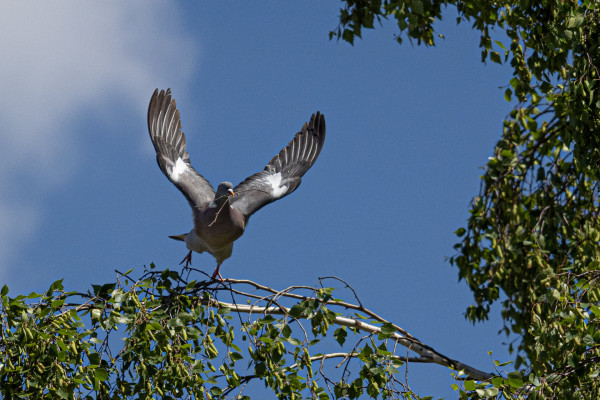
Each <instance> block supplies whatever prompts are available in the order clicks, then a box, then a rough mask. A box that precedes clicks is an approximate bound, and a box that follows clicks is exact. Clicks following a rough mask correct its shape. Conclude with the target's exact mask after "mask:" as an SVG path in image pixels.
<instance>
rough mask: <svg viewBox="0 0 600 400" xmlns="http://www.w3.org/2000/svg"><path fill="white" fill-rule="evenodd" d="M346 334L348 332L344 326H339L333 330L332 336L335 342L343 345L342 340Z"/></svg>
mask: <svg viewBox="0 0 600 400" xmlns="http://www.w3.org/2000/svg"><path fill="white" fill-rule="evenodd" d="M347 336H348V333H347V332H346V327H345V326H342V327H339V328H337V329H336V330H335V331H334V332H333V337H334V338H335V340H337V342H338V343H339V344H340V346H343V345H344V342H345V341H346V337H347Z"/></svg>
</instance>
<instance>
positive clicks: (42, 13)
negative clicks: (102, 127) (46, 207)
mask: <svg viewBox="0 0 600 400" xmlns="http://www.w3.org/2000/svg"><path fill="white" fill-rule="evenodd" d="M0 15H1V16H2V17H0V20H1V21H2V23H1V24H0V49H1V50H2V62H0V82H1V85H0V87H1V88H2V92H1V93H0V121H1V124H0V278H1V276H2V271H4V270H5V268H6V265H7V263H8V262H9V261H10V259H11V257H14V255H15V254H16V253H15V250H16V249H17V247H16V246H17V245H18V243H19V242H20V241H21V240H23V239H24V238H26V237H28V236H29V235H32V234H33V233H34V232H35V227H36V225H37V224H38V223H39V216H40V215H42V213H41V212H40V210H41V208H42V204H41V203H40V200H36V198H39V197H40V196H41V195H42V194H43V193H47V192H48V191H51V190H58V187H59V185H60V184H61V182H65V180H66V179H68V177H69V171H70V170H72V165H71V164H70V163H73V162H74V161H69V157H65V155H68V154H77V148H76V147H77V143H78V140H77V138H76V137H75V136H74V135H75V134H76V131H75V130H74V129H73V127H74V124H75V123H76V122H77V120H78V117H77V116H78V115H79V113H81V112H82V111H83V110H89V109H94V108H95V109H98V110H105V111H110V108H111V107H117V106H121V107H122V106H126V107H128V108H129V109H131V110H133V111H136V112H139V113H140V117H142V115H143V113H144V112H145V104H144V105H141V103H140V102H139V95H140V93H144V95H148V94H149V93H148V91H149V89H151V88H154V87H157V86H161V84H162V83H164V82H165V81H166V80H167V79H168V81H169V83H170V84H175V85H177V84H181V83H182V82H185V81H186V80H188V79H189V78H190V76H191V74H192V71H193V69H194V66H195V63H196V61H197V58H198V54H197V46H196V45H195V43H194V41H193V38H191V37H190V36H189V34H186V33H185V31H184V30H183V29H182V28H180V27H181V26H182V25H183V23H182V21H181V20H182V16H181V15H180V14H179V12H178V9H177V6H176V5H175V3H171V2H146V1H145V2H142V1H127V2H124V1H107V2H106V1H103V2H80V1H60V2H34V1H19V2H2V3H0ZM182 55H185V57H183V56H182ZM173 60H177V62H176V63H174V62H173ZM174 68H175V69H176V70H174ZM114 98H118V99H119V104H114V101H112V102H111V101H110V99H114ZM142 118H143V117H142ZM25 186H28V187H27V189H26V188H25ZM32 187H34V188H35V189H33V190H34V191H36V190H37V191H38V196H35V195H33V196H32V195H31V190H32V189H31V188H32ZM25 192H27V193H28V194H29V195H28V196H27V197H26V198H27V200H26V201H24V200H23V198H24V197H25V196H24V194H25Z"/></svg>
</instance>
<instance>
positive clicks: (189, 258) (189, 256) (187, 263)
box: [179, 250, 192, 268]
mask: <svg viewBox="0 0 600 400" xmlns="http://www.w3.org/2000/svg"><path fill="white" fill-rule="evenodd" d="M184 262H185V267H186V268H187V267H189V266H190V264H191V263H192V251H191V250H190V252H189V253H188V254H187V256H185V257H183V260H181V262H180V263H179V265H181V264H183V263H184Z"/></svg>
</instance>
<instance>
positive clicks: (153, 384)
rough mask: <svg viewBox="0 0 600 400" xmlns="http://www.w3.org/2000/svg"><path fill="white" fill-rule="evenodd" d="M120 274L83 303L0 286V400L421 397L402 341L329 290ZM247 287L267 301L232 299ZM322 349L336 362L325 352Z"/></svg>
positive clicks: (396, 331)
mask: <svg viewBox="0 0 600 400" xmlns="http://www.w3.org/2000/svg"><path fill="white" fill-rule="evenodd" d="M130 273H131V271H128V272H127V273H125V274H120V275H119V279H117V281H116V282H113V283H109V284H104V285H93V286H92V290H91V291H89V292H87V293H80V292H67V291H65V290H64V288H63V285H62V281H57V282H55V283H54V284H52V286H51V287H50V288H49V289H48V291H47V292H45V293H43V294H37V293H31V294H30V295H27V296H23V295H19V296H16V297H14V298H12V297H10V296H9V290H8V287H6V286H4V287H3V288H2V291H1V305H2V308H1V312H0V353H1V354H3V359H2V360H1V361H0V395H2V396H3V397H4V398H11V399H18V398H40V399H41V398H49V399H56V398H62V399H122V398H139V399H149V398H161V399H176V398H205V399H211V398H214V399H224V398H236V399H248V398H249V395H248V394H247V390H246V388H247V386H248V385H249V384H250V383H251V382H262V384H263V385H264V387H265V388H266V389H267V390H269V391H270V392H272V393H273V394H274V395H275V396H276V397H277V398H279V399H301V398H313V399H319V400H325V399H330V398H349V399H355V398H359V397H361V396H367V397H370V398H383V399H388V398H391V399H397V398H410V399H417V398H419V397H418V396H417V395H416V394H414V393H413V392H412V391H411V390H410V388H409V387H408V382H402V381H401V380H400V377H401V376H402V374H401V373H400V368H401V367H402V366H403V365H405V363H406V362H408V361H409V360H412V359H414V358H415V357H410V358H409V357H408V356H406V355H405V356H404V357H402V356H400V355H398V354H397V347H398V343H399V340H401V339H403V340H409V339H410V338H411V337H410V335H408V334H405V333H404V332H403V331H402V330H401V329H400V328H398V327H396V326H395V325H393V324H391V323H389V322H387V321H385V320H383V319H381V318H380V317H377V316H375V315H374V314H373V313H372V312H370V311H368V310H366V309H363V308H362V306H357V305H352V304H349V303H344V302H342V301H341V300H337V299H334V298H333V297H332V295H333V292H334V289H333V288H330V287H315V288H311V287H297V288H289V289H286V290H285V291H274V290H272V289H270V288H266V287H264V286H261V285H258V284H256V283H253V282H250V281H234V280H231V282H230V283H229V284H228V285H227V284H224V283H220V282H216V281H212V280H211V281H200V282H198V281H194V280H189V279H187V278H185V279H184V278H183V277H182V276H181V275H180V274H179V273H178V272H175V271H170V270H163V271H159V270H156V269H155V268H154V266H151V268H150V269H149V270H147V271H145V273H144V274H143V275H142V276H141V277H140V278H138V279H133V278H132V277H131V275H130ZM189 273H190V270H187V274H188V276H189ZM248 282H250V284H251V286H253V287H254V288H255V289H256V288H259V289H260V290H262V291H263V292H265V293H262V294H259V293H258V292H257V291H256V290H254V291H252V292H246V291H243V290H240V288H239V287H238V286H240V285H248ZM234 284H236V285H238V286H236V287H233V285H234ZM297 291H304V292H306V291H308V293H306V294H299V293H295V292H297ZM220 295H225V296H227V297H229V299H228V300H229V301H228V302H223V301H221V300H219V296H220ZM336 307H337V308H340V310H344V309H348V307H350V308H353V309H354V310H355V311H352V312H351V313H349V314H348V313H346V316H344V317H342V316H341V315H342V312H341V311H338V312H334V311H333V310H332V308H336ZM360 310H364V311H362V312H361V311H360ZM244 315H247V318H246V317H244ZM370 316H375V319H372V318H371V317H370ZM340 321H342V322H343V324H342V325H340ZM362 321H365V322H362ZM367 321H368V322H367ZM344 324H345V325H344ZM360 324H362V325H360ZM357 326H362V327H363V328H364V329H367V330H364V329H359V328H356V327H357ZM332 327H335V329H332ZM328 332H329V338H328V337H327V335H328ZM331 332H333V334H332V333H331ZM410 340H412V339H410ZM414 343H415V344H419V342H418V341H416V340H415V341H414ZM403 345H405V344H403ZM420 345H421V346H422V347H423V346H424V345H423V344H420ZM332 347H333V348H338V349H340V351H339V352H331V351H328V352H323V350H330V349H331V348H332ZM344 349H345V350H344ZM404 354H406V353H404ZM428 360H429V359H427V360H426V361H425V362H429V361H428Z"/></svg>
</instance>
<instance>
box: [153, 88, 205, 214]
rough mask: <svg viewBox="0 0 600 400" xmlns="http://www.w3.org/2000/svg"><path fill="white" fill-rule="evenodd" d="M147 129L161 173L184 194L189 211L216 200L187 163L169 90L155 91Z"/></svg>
mask: <svg viewBox="0 0 600 400" xmlns="http://www.w3.org/2000/svg"><path fill="white" fill-rule="evenodd" d="M148 130H149V131H150V139H152V144H153V145H154V149H155V150H156V161H157V162H158V166H159V167H160V169H161V171H162V172H163V173H164V174H165V175H166V177H167V178H169V180H170V181H171V182H173V184H174V185H175V186H177V188H178V189H179V190H180V191H181V192H182V193H183V195H184V196H185V197H186V198H187V200H188V201H189V203H190V205H191V206H192V208H194V207H202V206H203V205H208V204H209V203H210V202H211V201H212V200H213V199H214V198H215V190H214V189H213V187H212V186H211V184H210V183H209V182H208V181H207V180H206V179H205V178H204V177H203V176H202V175H200V174H199V173H198V172H196V170H195V169H194V167H192V164H190V156H189V154H188V153H187V151H185V147H186V141H185V135H184V134H183V132H182V131H181V120H180V118H179V110H177V105H176V104H175V100H173V99H171V89H167V91H166V92H165V91H164V90H161V91H160V92H159V91H158V89H156V90H155V91H154V94H153V95H152V99H150V105H149V106H148Z"/></svg>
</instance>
